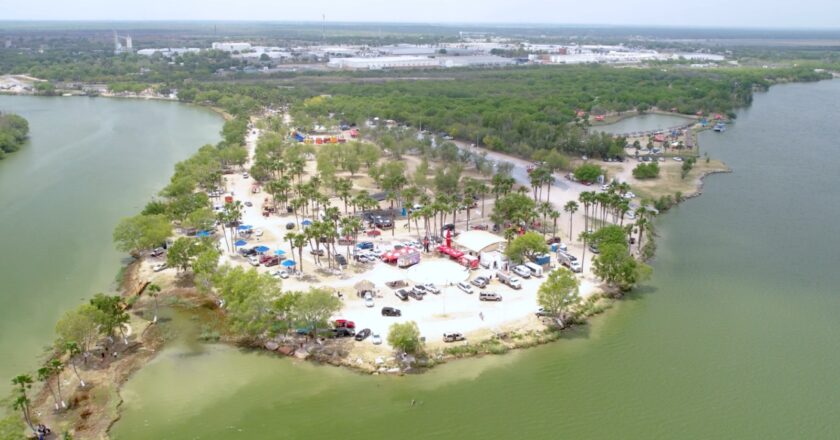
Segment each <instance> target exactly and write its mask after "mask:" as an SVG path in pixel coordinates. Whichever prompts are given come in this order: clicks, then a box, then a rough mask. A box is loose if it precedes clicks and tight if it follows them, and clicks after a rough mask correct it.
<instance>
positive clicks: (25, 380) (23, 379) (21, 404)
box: [12, 374, 36, 432]
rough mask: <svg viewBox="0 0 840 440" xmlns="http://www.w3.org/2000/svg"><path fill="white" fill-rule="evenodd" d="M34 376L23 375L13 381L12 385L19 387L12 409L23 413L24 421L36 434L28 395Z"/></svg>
mask: <svg viewBox="0 0 840 440" xmlns="http://www.w3.org/2000/svg"><path fill="white" fill-rule="evenodd" d="M32 383H33V381H32V376H30V375H28V374H21V375H20V376H16V377H15V378H14V379H12V385H15V386H17V387H18V396H17V397H16V398H15V400H14V402H12V408H13V409H15V410H18V411H20V412H22V413H23V420H25V421H26V424H27V425H29V429H31V430H32V432H36V430H35V426H34V425H33V424H32V414H31V413H30V411H29V405H30V403H31V402H30V400H29V396H27V395H26V391H27V390H29V389H31V388H32Z"/></svg>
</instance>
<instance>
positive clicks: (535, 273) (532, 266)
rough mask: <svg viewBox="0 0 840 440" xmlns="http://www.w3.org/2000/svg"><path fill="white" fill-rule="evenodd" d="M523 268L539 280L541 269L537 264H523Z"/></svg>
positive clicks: (541, 274) (541, 273)
mask: <svg viewBox="0 0 840 440" xmlns="http://www.w3.org/2000/svg"><path fill="white" fill-rule="evenodd" d="M525 267H527V268H528V270H530V271H531V275H532V276H535V277H537V278H541V277H542V276H543V268H542V266H540V265H539V264H536V263H531V262H527V263H525Z"/></svg>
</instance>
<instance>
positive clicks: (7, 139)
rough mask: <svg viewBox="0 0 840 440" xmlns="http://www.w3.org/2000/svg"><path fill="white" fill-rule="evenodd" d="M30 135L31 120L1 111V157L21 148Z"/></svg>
mask: <svg viewBox="0 0 840 440" xmlns="http://www.w3.org/2000/svg"><path fill="white" fill-rule="evenodd" d="M28 135H29V122H27V121H26V119H24V118H23V117H22V116H19V115H16V114H14V113H0V159H3V158H4V157H5V156H6V153H12V152H14V151H17V150H20V147H21V146H23V143H24V142H26V137H27V136H28Z"/></svg>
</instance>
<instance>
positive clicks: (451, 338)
mask: <svg viewBox="0 0 840 440" xmlns="http://www.w3.org/2000/svg"><path fill="white" fill-rule="evenodd" d="M465 339H467V338H465V337H464V335H462V334H460V333H444V334H443V342H457V341H463V340H465Z"/></svg>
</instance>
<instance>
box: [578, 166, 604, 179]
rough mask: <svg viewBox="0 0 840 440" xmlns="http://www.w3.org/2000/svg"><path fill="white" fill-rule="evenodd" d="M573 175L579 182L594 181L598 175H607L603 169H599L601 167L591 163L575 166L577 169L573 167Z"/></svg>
mask: <svg viewBox="0 0 840 440" xmlns="http://www.w3.org/2000/svg"><path fill="white" fill-rule="evenodd" d="M574 175H575V179H577V180H579V181H581V182H594V181H596V180H598V176H601V175H603V176H604V177H605V178H606V177H607V173H606V172H604V170H603V169H601V167H599V166H598V165H595V164H592V163H585V164H583V165H581V166H579V167H577V169H575V172H574Z"/></svg>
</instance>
